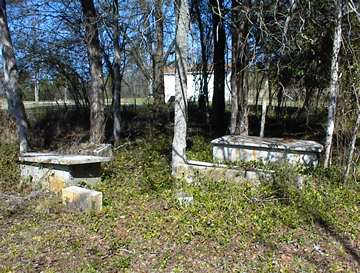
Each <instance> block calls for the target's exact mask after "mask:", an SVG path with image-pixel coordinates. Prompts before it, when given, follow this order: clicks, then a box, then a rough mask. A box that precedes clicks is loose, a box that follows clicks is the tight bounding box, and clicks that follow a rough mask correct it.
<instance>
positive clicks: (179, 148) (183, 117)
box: [172, 0, 189, 175]
mask: <svg viewBox="0 0 360 273" xmlns="http://www.w3.org/2000/svg"><path fill="white" fill-rule="evenodd" d="M175 14H176V22H177V23H176V45H175V54H176V55H175V58H176V61H175V65H176V75H175V120H174V139H173V145H172V172H173V174H174V175H175V174H176V173H177V171H178V169H179V167H180V166H181V165H182V164H184V163H185V162H186V154H185V150H186V131H187V54H188V47H187V34H188V32H189V9H188V3H187V0H176V1H175Z"/></svg>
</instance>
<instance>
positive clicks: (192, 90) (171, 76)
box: [164, 73, 231, 102]
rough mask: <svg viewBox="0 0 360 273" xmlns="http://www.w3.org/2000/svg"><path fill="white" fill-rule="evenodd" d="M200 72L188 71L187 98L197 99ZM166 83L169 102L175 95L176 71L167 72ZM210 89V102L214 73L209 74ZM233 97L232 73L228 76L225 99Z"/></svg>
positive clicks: (166, 99)
mask: <svg viewBox="0 0 360 273" xmlns="http://www.w3.org/2000/svg"><path fill="white" fill-rule="evenodd" d="M200 77H201V74H199V73H188V74H187V83H188V90H187V98H188V100H194V101H197V99H198V97H199V93H200V79H201V78H200ZM164 84H165V101H166V102H168V101H169V99H170V98H171V97H172V96H175V73H165V75H164ZM208 90H209V102H212V97H213V92H214V74H210V75H209V79H208ZM230 98H231V94H230V74H228V75H227V77H226V83H225V101H227V102H229V101H230Z"/></svg>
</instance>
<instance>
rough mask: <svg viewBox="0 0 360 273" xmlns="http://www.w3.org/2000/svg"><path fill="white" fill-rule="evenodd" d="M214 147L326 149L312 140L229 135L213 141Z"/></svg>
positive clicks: (295, 149) (319, 151) (310, 150)
mask: <svg viewBox="0 0 360 273" xmlns="http://www.w3.org/2000/svg"><path fill="white" fill-rule="evenodd" d="M211 144H212V145H214V146H232V147H239V148H240V147H248V148H251V147H253V148H262V149H276V150H289V151H299V152H302V151H304V152H318V153H321V152H322V150H323V149H324V147H323V145H321V144H320V143H318V142H316V141H312V140H300V139H287V138H265V137H263V138H261V137H257V136H240V135H228V136H223V137H220V138H217V139H214V140H213V141H211Z"/></svg>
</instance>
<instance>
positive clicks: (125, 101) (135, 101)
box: [0, 98, 152, 110]
mask: <svg viewBox="0 0 360 273" xmlns="http://www.w3.org/2000/svg"><path fill="white" fill-rule="evenodd" d="M148 103H152V99H151V98H122V99H121V104H122V105H143V104H148ZM64 104H66V105H68V106H72V105H75V102H74V101H73V100H67V101H66V102H65V101H63V100H58V101H39V102H35V101H24V105H25V108H26V109H32V108H38V107H51V106H61V105H64ZM106 105H111V100H107V101H106ZM0 109H2V110H4V109H7V102H6V100H5V99H1V100H0Z"/></svg>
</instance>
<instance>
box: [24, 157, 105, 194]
mask: <svg viewBox="0 0 360 273" xmlns="http://www.w3.org/2000/svg"><path fill="white" fill-rule="evenodd" d="M111 159H112V158H111V157H101V156H92V155H63V154H54V153H25V154H22V155H21V156H20V157H19V162H20V170H21V177H22V178H23V179H30V180H31V182H32V183H33V184H34V185H38V184H40V185H41V186H42V187H43V188H45V189H48V190H50V191H53V192H61V190H62V189H63V188H65V187H68V186H73V185H77V184H79V183H80V182H86V183H90V184H92V183H95V182H98V181H100V177H101V163H103V162H108V161H110V160H111Z"/></svg>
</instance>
